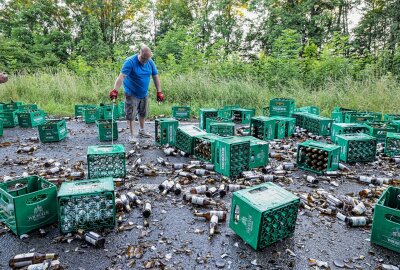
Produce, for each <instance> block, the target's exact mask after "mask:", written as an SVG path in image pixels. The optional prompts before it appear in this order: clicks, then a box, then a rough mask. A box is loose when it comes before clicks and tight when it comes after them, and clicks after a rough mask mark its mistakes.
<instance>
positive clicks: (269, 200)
mask: <svg viewBox="0 0 400 270" xmlns="http://www.w3.org/2000/svg"><path fill="white" fill-rule="evenodd" d="M299 204H300V199H299V198H298V197H297V196H295V195H293V194H292V193H290V192H288V191H286V190H285V189H283V188H281V187H279V186H277V185H275V184H273V183H269V182H268V183H264V184H261V185H258V186H253V187H250V188H246V189H242V190H239V191H236V192H234V193H233V195H232V204H231V214H230V215H231V216H230V220H229V227H230V228H231V229H232V230H233V231H234V232H235V233H236V234H237V235H239V236H240V237H241V238H242V239H243V240H244V241H245V242H246V243H247V244H249V245H250V246H251V247H252V248H254V249H255V250H259V249H263V248H265V247H267V246H269V245H271V244H272V243H275V242H277V241H279V240H281V239H284V238H286V237H290V236H292V235H293V234H294V230H295V226H296V219H297V213H298V209H299Z"/></svg>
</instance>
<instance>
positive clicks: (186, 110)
mask: <svg viewBox="0 0 400 270" xmlns="http://www.w3.org/2000/svg"><path fill="white" fill-rule="evenodd" d="M190 111H191V108H190V106H172V117H174V118H176V119H190Z"/></svg>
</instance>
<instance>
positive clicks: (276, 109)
mask: <svg viewBox="0 0 400 270" xmlns="http://www.w3.org/2000/svg"><path fill="white" fill-rule="evenodd" d="M295 106H296V103H295V101H294V99H292V98H273V99H271V100H270V101H269V115H270V116H273V115H280V116H288V117H291V116H292V114H293V113H294V107H295Z"/></svg>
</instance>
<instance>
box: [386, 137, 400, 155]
mask: <svg viewBox="0 0 400 270" xmlns="http://www.w3.org/2000/svg"><path fill="white" fill-rule="evenodd" d="M385 154H386V155H388V156H400V133H393V132H388V133H387V134H386V143H385Z"/></svg>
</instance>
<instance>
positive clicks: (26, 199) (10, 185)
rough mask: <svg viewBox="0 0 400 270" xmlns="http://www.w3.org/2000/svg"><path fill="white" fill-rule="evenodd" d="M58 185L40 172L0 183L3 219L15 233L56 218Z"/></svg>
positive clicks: (29, 230)
mask: <svg viewBox="0 0 400 270" xmlns="http://www.w3.org/2000/svg"><path fill="white" fill-rule="evenodd" d="M56 200H57V187H56V186H55V185H54V184H52V183H50V182H48V181H46V180H45V179H43V178H41V177H39V176H29V177H25V178H20V179H16V180H12V181H8V182H5V183H1V184H0V221H2V222H3V223H4V224H6V225H7V227H9V228H10V229H11V231H13V232H14V233H15V234H16V235H22V234H25V233H28V232H31V231H34V230H37V229H39V228H41V227H43V226H45V225H48V224H52V223H55V222H56V221H57V205H56V204H55V202H56Z"/></svg>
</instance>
